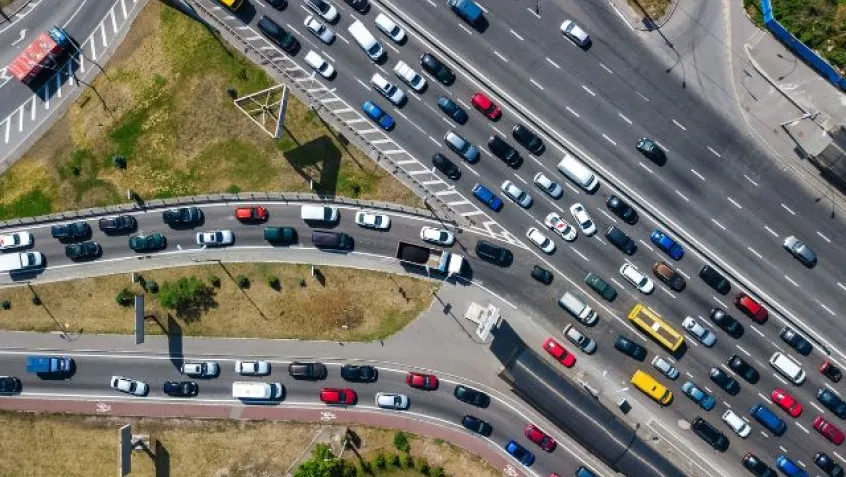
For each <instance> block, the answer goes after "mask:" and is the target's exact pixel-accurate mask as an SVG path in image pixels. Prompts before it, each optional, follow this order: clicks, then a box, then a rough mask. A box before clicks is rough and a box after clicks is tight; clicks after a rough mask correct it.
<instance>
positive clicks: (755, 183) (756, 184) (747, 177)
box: [743, 174, 758, 187]
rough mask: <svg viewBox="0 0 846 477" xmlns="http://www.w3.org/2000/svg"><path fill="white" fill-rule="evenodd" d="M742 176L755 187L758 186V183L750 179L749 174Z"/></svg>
mask: <svg viewBox="0 0 846 477" xmlns="http://www.w3.org/2000/svg"><path fill="white" fill-rule="evenodd" d="M743 177H745V178H746V180H747V181H749V182H751V183H752V185H754V186H755V187H758V183H757V182H755V181H753V180H752V179H750V178H749V176H747V175H746V174H743Z"/></svg>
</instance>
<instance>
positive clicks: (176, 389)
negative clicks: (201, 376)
mask: <svg viewBox="0 0 846 477" xmlns="http://www.w3.org/2000/svg"><path fill="white" fill-rule="evenodd" d="M162 391H164V393H165V394H167V395H168V396H173V397H193V396H196V395H197V394H198V393H199V392H200V386H198V385H197V383H195V382H194V381H165V382H164V384H163V385H162Z"/></svg>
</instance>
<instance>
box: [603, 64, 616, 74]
mask: <svg viewBox="0 0 846 477" xmlns="http://www.w3.org/2000/svg"><path fill="white" fill-rule="evenodd" d="M599 66H601V67H602V69H604V70H605V71H607V72H609V73H611V74H612V75H613V74H614V72H613V71H611V68H609V67H607V66H605V65H604V64H603V63H602V62H599Z"/></svg>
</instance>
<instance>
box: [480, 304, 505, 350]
mask: <svg viewBox="0 0 846 477" xmlns="http://www.w3.org/2000/svg"><path fill="white" fill-rule="evenodd" d="M499 319H500V313H499V308H498V307H495V306H493V305H488V308H487V309H486V310H482V313H481V316H480V317H479V326H477V327H476V336H478V337H479V339H480V340H482V341H485V340H487V339H488V337H489V336H490V335H491V330H492V329H493V327H494V326H496V324H497V323H499Z"/></svg>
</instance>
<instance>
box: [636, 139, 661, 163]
mask: <svg viewBox="0 0 846 477" xmlns="http://www.w3.org/2000/svg"><path fill="white" fill-rule="evenodd" d="M636 147H637V150H638V151H640V153H641V154H643V155H644V156H646V157H648V158H649V159H650V160H651V161H652V162H654V163H656V164H658V165H659V166H663V165H664V164H666V162H667V155H666V154H664V150H663V149H661V148H660V147H658V144H656V143H655V141H653V140H652V139H648V138H645V137H644V138H640V139H639V140H638V141H637V146H636Z"/></svg>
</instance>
